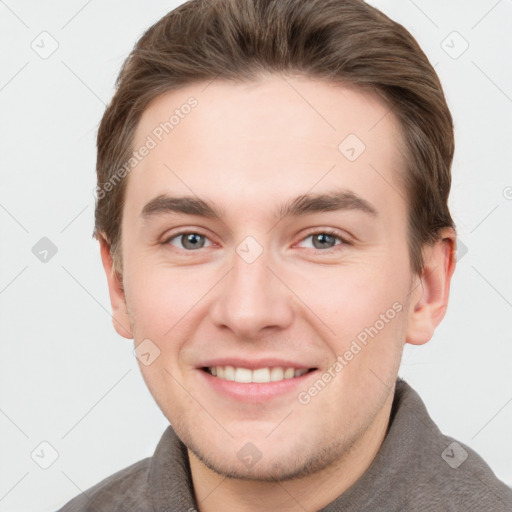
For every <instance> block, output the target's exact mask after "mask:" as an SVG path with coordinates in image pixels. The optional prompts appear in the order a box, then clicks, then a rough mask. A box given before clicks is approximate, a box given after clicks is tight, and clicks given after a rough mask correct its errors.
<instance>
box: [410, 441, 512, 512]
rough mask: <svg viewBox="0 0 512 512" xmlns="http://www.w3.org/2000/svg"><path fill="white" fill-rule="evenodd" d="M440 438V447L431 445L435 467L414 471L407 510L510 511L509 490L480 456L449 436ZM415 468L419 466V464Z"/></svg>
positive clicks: (511, 497) (510, 498) (510, 495)
mask: <svg viewBox="0 0 512 512" xmlns="http://www.w3.org/2000/svg"><path fill="white" fill-rule="evenodd" d="M441 439H442V446H441V447H439V444H438V443H432V445H431V448H432V449H435V450H436V452H437V453H436V457H435V459H436V461H437V463H436V464H435V466H433V465H430V470H425V471H422V470H421V469H420V470H419V471H418V474H417V477H418V479H417V488H416V493H415V494H414V498H413V499H412V500H411V502H410V505H412V508H411V510H425V511H430V510H431V511H432V512H433V511H437V510H444V511H453V512H462V511H464V512H480V511H482V510H485V511H488V512H511V511H512V489H511V488H510V487H508V486H507V485H506V484H505V483H504V482H502V481H501V480H499V479H498V477H497V476H496V475H495V474H494V472H493V471H492V469H491V468H490V467H489V466H488V465H487V463H486V462H485V461H484V460H483V459H482V457H480V455H479V454H478V453H477V452H476V451H474V450H473V449H471V448H470V447H469V446H467V445H465V444H464V443H462V442H460V441H456V440H455V439H453V438H451V437H449V436H445V435H443V436H442V437H441ZM427 444H429V443H427ZM443 447H444V448H443ZM439 448H441V449H442V451H441V450H440V449H439ZM417 467H419V468H421V463H420V464H419V465H418V466H417Z"/></svg>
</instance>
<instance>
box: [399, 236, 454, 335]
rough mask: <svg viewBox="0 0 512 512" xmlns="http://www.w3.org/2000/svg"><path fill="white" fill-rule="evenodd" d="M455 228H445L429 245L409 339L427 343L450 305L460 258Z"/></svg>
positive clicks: (414, 298) (414, 291)
mask: <svg viewBox="0 0 512 512" xmlns="http://www.w3.org/2000/svg"><path fill="white" fill-rule="evenodd" d="M455 247H456V242H455V232H454V230H453V229H451V228H445V229H444V230H443V231H442V232H441V237H440V239H439V240H438V241H437V242H435V243H434V244H433V245H431V246H428V247H426V248H425V252H424V261H425V268H424V271H423V273H422V274H421V276H418V278H417V279H416V281H415V284H414V287H413V289H412V290H411V293H410V295H411V297H412V300H411V302H410V307H409V311H408V315H409V318H408V324H407V332H406V342H407V343H411V344H412V345H422V344H424V343H427V342H428V341H429V340H430V339H431V338H432V336H433V335H434V331H435V329H436V328H437V326H438V325H439V324H440V323H441V320H442V319H443V318H444V315H445V313H446V309H447V307H448V298H449V294H450V282H451V278H452V275H453V272H454V270H455V262H456V249H455Z"/></svg>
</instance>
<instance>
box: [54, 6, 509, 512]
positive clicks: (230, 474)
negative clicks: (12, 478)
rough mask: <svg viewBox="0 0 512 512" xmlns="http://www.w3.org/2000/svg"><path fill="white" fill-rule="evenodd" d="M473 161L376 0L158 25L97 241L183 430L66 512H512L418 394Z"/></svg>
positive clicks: (110, 137) (111, 132) (116, 117)
mask: <svg viewBox="0 0 512 512" xmlns="http://www.w3.org/2000/svg"><path fill="white" fill-rule="evenodd" d="M453 151H454V140H453V126H452V118H451V115H450V112H449V110H448V107H447V105H446V101H445V98H444V95H443V91H442V87H441V84H440V83H439V80H438V77H437V75H436V74H435V72H434V70H433V68H432V67H431V65H430V64H429V62H428V60H427V58H426V56H425V55H424V54H423V52H422V51H421V49H420V48H419V47H418V45H417V43H416V42H415V40H414V39H413V38H412V36H411V35H410V34H409V33H408V32H407V31H406V30H405V29H404V28H403V27H402V26H401V25H399V24H397V23H395V22H393V21H392V20H390V19H389V18H387V17H386V16H385V15H383V14H382V13H380V12H379V11H378V10H376V9H375V8H373V7H370V6H369V5H366V4H365V3H364V2H362V1H360V0H348V1H343V0H274V1H272V0H216V1H209V2H206V1H199V0H192V1H190V2H187V3H185V4H183V5H181V6H180V7H179V8H177V9H175V10H174V11H172V12H170V13H169V14H168V15H167V16H165V17H164V18H163V19H161V20H160V21H159V22H158V23H156V24H155V25H154V26H153V27H151V28H150V29H149V30H148V31H147V32H146V33H145V34H144V35H143V36H142V38H141V39H140V41H139V42H138V43H137V45H136V47H135V48H134V50H133V51H132V53H131V55H130V56H129V58H128V59H127V61H126V62H125V64H124V66H123V69H122V70H121V74H120V76H119V79H118V83H117V90H116V93H115V96H114V98H113V100H112V102H111V104H110V105H109V107H108V108H107V110H106V112H105V114H104V117H103V119H102V122H101V125H100V128H99V133H98V160H97V172H98V188H97V199H98V200H97V207H96V227H95V235H96V236H97V238H98V240H99V242H100V245H101V254H102V261H103V265H104V268H105V271H106V275H107V280H108V286H109V292H110V298H111V303H112V308H113V322H114V326H115V328H116V330H117V332H118V333H119V334H120V335H121V336H124V337H126V338H128V339H132V338H133V339H134V343H135V347H136V352H137V356H138V360H139V365H140V368H141V371H142V375H143V377H144V379H145V382H146V384H147V385H148V388H149V390H150V391H151V393H152V395H153V396H154V398H155V400H156V402H157V404H158V406H159V407H160V408H161V410H162V412H163V413H164V415H165V416H166V417H167V419H168V420H169V423H170V426H169V427H168V428H167V430H166V431H165V433H164V435H163V436H162V439H161V440H160V442H159V444H158V446H157V448H156V451H155V454H154V456H153V457H151V458H148V459H144V460H142V461H140V462H138V463H136V464H134V465H132V466H130V467H128V468H126V469H123V470H122V471H120V472H118V473H116V474H114V475H112V476H111V477H109V478H107V479H106V480H104V481H103V482H100V483H99V484H97V485H96V486H94V487H93V488H91V489H89V490H88V491H86V492H85V493H83V494H81V495H80V496H77V497H76V498H75V499H74V500H72V501H71V502H69V503H68V504H67V505H66V506H64V507H63V508H62V509H61V510H62V511H66V512H68V511H78V510H105V511H107V510H137V511H150V510H154V511H182V510H183V511H187V510H188V511H192V510H198V511H201V512H212V511H219V510H223V511H266V510H279V511H296V510H297V511H298V510H301V511H302V510H308V511H316V510H323V511H338V510H340V511H341V510H343V511H356V510H378V511H390V510H403V511H405V510H421V511H424V510H425V511H426V510H428V511H430V510H431V511H434V510H435V511H439V510H460V511H470V510H475V511H477V510H478V511H481V510H486V511H506V510H512V491H511V490H510V489H509V488H508V487H507V486H506V485H505V484H504V483H502V482H500V481H499V480H498V479H497V478H496V477H495V475H494V474H493V472H492V471H491V469H490V468H489V467H488V466H487V465H486V463H485V462H484V461H483V460H482V459H481V458H480V457H479V455H478V454H477V453H475V452H474V451H473V450H471V449H470V448H469V447H468V446H466V445H463V444H462V443H458V442H457V441H455V440H454V439H452V438H450V437H447V436H445V435H443V434H442V433H441V432H440V431H439V429H438V428H437V427H436V425H435V424H434V423H433V421H432V420H431V418H430V417H429V415H428V413H427V411H426V409H425V406H424V405H423V403H422V401H421V399H420V398H419V396H418V394H417V393H416V392H415V391H414V390H413V389H412V388H411V387H410V386H409V385H408V384H407V383H406V382H404V381H402V380H400V379H398V380H397V375H398V369H399V365H400V359H401V355H402V350H403V347H404V344H405V343H411V344H415V345H420V344H424V343H426V342H428V341H429V340H430V339H431V337H432V336H433V333H434V330H435V328H436V327H437V326H438V325H439V323H440V322H441V320H442V318H443V316H444V314H445V311H446V307H447V303H448V296H449V288H450V280H451V277H452V274H453V271H454V268H455V249H456V247H455V239H456V235H455V227H454V223H453V221H452V218H451V216H450V213H449V210H448V205H447V201H448V195H449V189H450V182H451V177H450V167H451V162H452V157H453Z"/></svg>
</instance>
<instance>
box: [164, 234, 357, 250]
mask: <svg viewBox="0 0 512 512" xmlns="http://www.w3.org/2000/svg"><path fill="white" fill-rule="evenodd" d="M183 235H199V236H204V237H205V238H208V237H207V236H206V235H205V234H204V233H201V232H200V231H180V232H179V233H174V234H172V235H171V236H169V237H167V238H166V239H165V240H164V241H163V242H162V245H168V244H169V245H170V242H171V241H172V240H174V239H175V238H179V237H180V236H183ZM315 235H329V236H331V237H333V238H336V239H337V240H339V241H340V242H341V243H340V244H337V245H334V246H333V247H329V248H328V249H315V248H314V247H313V248H312V250H314V251H320V252H323V253H331V252H333V251H337V250H339V249H337V248H340V247H342V246H344V245H352V244H351V243H350V242H349V241H348V240H346V239H345V238H343V237H342V236H341V235H340V234H339V233H338V232H337V231H334V230H332V229H321V230H317V231H312V232H310V233H308V234H307V235H306V236H305V237H303V238H302V239H301V240H300V242H303V241H304V240H306V239H308V238H310V237H312V236H315ZM308 249H311V248H308ZM179 250H182V251H185V252H190V253H193V252H196V251H198V250H199V249H197V250H189V249H179Z"/></svg>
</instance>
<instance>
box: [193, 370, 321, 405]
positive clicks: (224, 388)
mask: <svg viewBox="0 0 512 512" xmlns="http://www.w3.org/2000/svg"><path fill="white" fill-rule="evenodd" d="M316 372H317V370H313V371H310V372H307V373H305V374H304V375H301V376H300V377H293V378H292V379H283V380H279V381H275V382H264V383H256V382H248V383H243V382H235V381H232V380H225V379H221V378H219V377H214V376H213V375H211V374H210V373H208V372H206V371H204V370H201V369H200V370H199V373H200V374H201V375H202V376H203V378H204V379H205V381H206V383H207V384H208V385H210V386H211V387H212V388H213V389H214V390H215V391H217V392H218V393H220V394H223V395H226V396H228V397H229V398H232V399H234V400H241V401H244V402H248V403H261V402H262V401H266V400H270V399H272V398H274V397H276V396H279V395H284V394H286V393H290V392H292V391H294V390H296V389H297V387H298V386H301V385H304V383H305V381H306V380H308V379H309V378H310V377H311V376H312V375H314V374H315V373H316Z"/></svg>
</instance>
